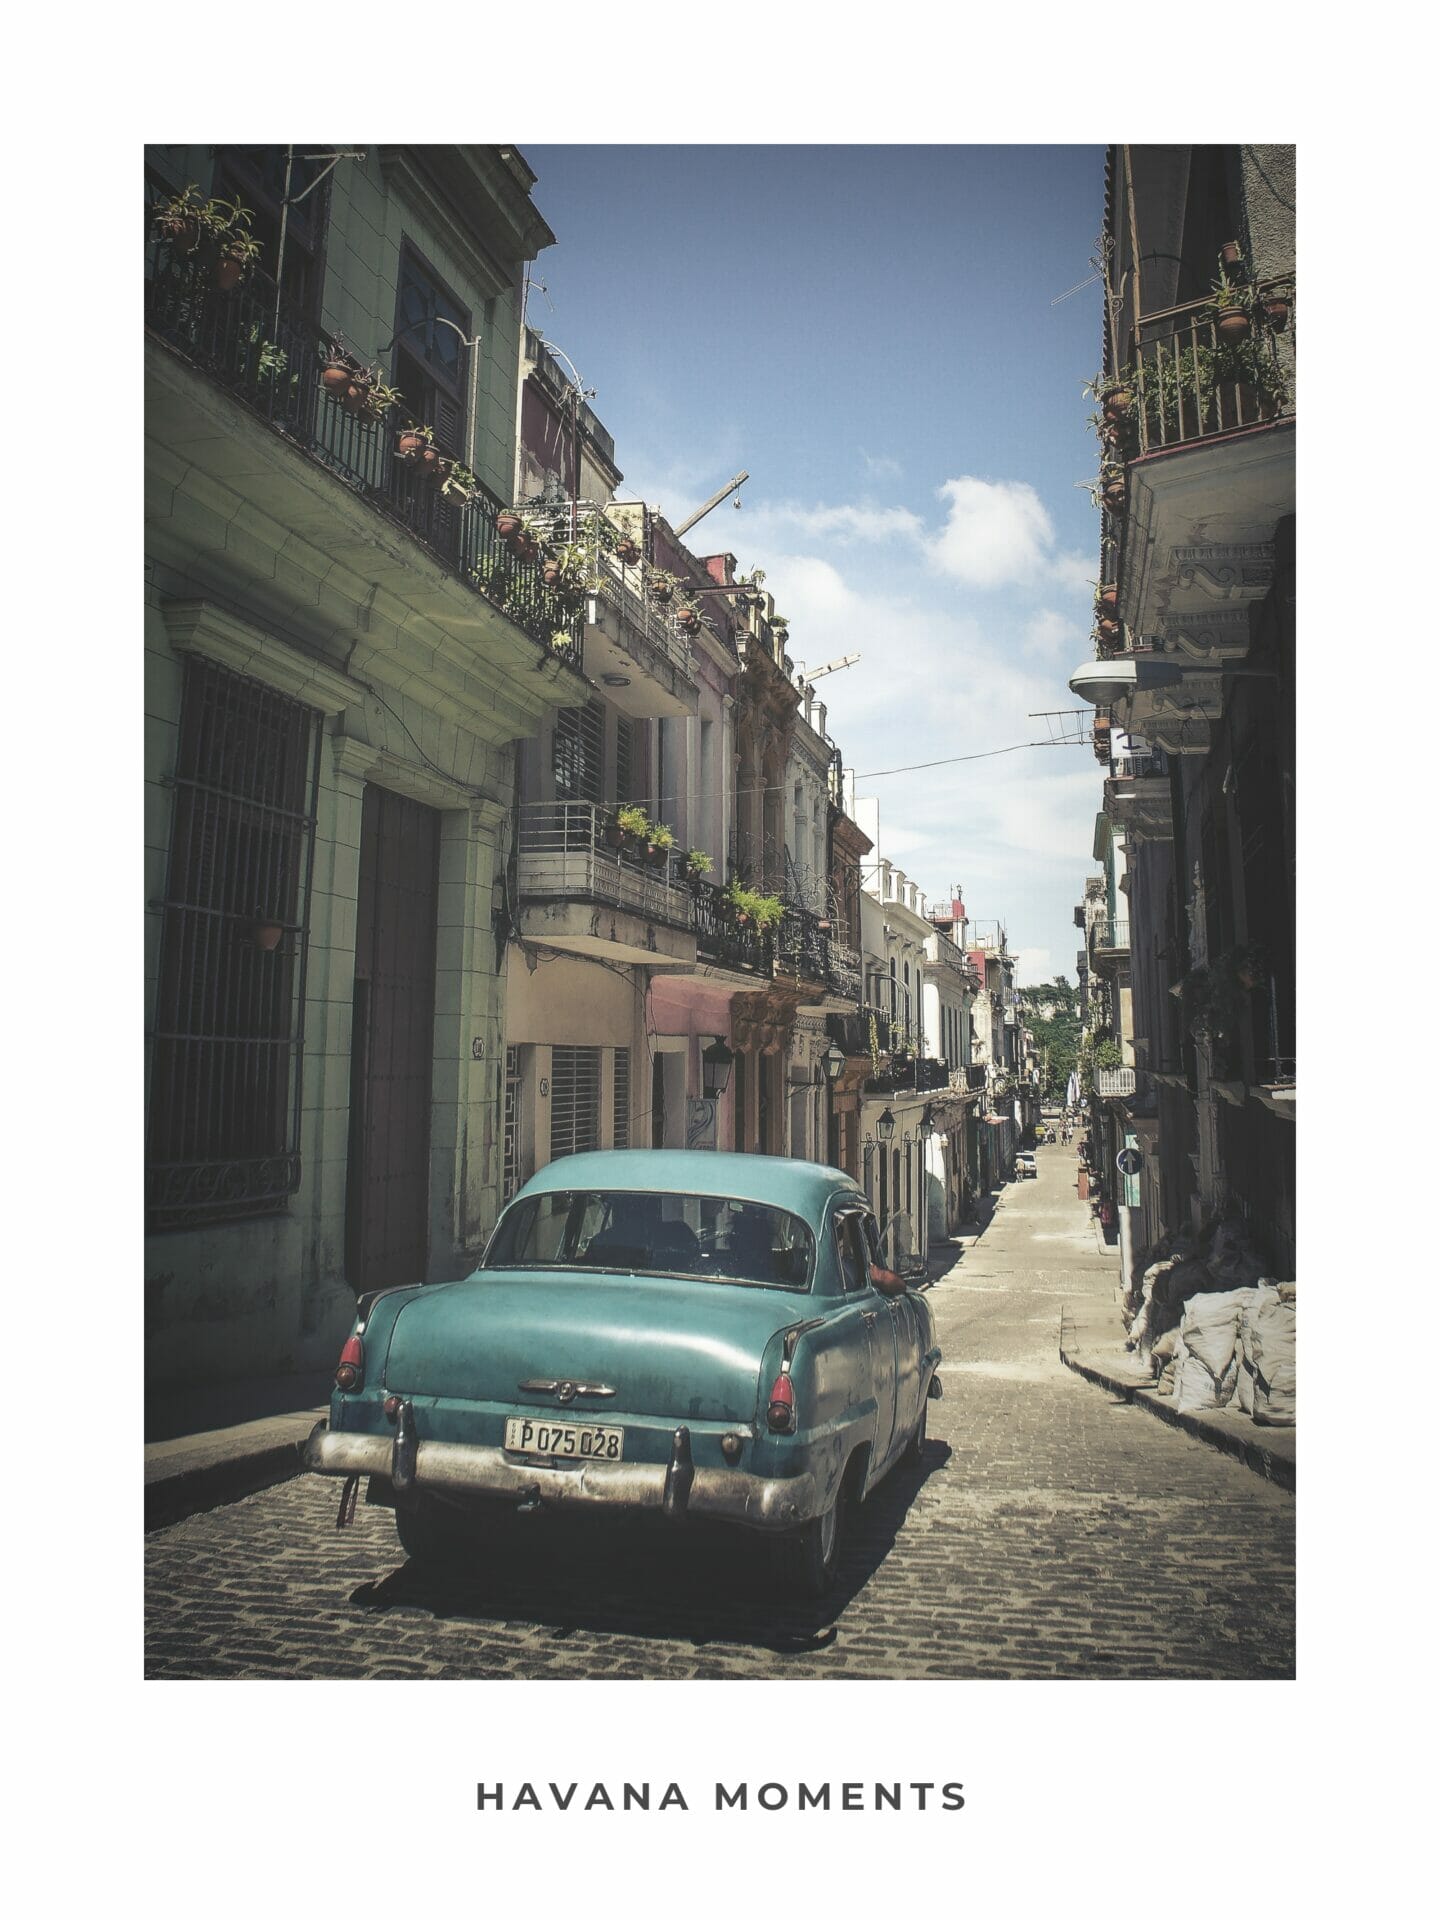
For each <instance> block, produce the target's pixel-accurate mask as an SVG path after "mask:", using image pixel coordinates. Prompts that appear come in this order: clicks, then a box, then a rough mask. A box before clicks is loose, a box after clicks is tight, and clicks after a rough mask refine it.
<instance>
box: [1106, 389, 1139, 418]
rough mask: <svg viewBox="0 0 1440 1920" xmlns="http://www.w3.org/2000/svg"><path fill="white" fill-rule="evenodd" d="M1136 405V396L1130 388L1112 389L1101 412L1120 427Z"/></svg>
mask: <svg viewBox="0 0 1440 1920" xmlns="http://www.w3.org/2000/svg"><path fill="white" fill-rule="evenodd" d="M1134 404H1135V395H1134V394H1133V393H1132V392H1131V391H1130V389H1129V387H1112V388H1111V389H1110V391H1109V392H1108V393H1107V394H1106V396H1105V399H1104V403H1103V404H1102V406H1101V409H1100V411H1101V412H1102V413H1103V414H1104V416H1105V418H1106V419H1107V420H1109V421H1111V422H1112V423H1113V424H1114V425H1116V426H1118V425H1119V424H1120V422H1121V421H1122V420H1123V419H1124V418H1125V416H1126V414H1127V413H1129V411H1130V409H1131V407H1133V406H1134Z"/></svg>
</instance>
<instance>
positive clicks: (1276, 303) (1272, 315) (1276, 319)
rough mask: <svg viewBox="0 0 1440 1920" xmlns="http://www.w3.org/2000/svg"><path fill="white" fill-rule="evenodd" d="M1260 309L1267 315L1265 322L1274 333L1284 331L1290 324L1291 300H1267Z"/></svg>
mask: <svg viewBox="0 0 1440 1920" xmlns="http://www.w3.org/2000/svg"><path fill="white" fill-rule="evenodd" d="M1260 311H1261V312H1262V313H1263V314H1264V315H1265V324H1266V326H1267V327H1269V329H1270V331H1271V332H1272V333H1283V332H1284V331H1285V329H1286V327H1287V326H1288V325H1289V324H1290V302H1289V301H1288V300H1281V299H1273V300H1266V301H1265V302H1264V304H1263V305H1262V307H1261V309H1260Z"/></svg>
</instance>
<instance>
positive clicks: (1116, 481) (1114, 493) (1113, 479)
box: [1100, 467, 1125, 513]
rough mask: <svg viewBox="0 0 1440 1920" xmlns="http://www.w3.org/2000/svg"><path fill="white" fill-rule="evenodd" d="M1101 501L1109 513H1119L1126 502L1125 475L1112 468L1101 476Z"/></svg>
mask: <svg viewBox="0 0 1440 1920" xmlns="http://www.w3.org/2000/svg"><path fill="white" fill-rule="evenodd" d="M1100 502H1101V505H1102V506H1103V507H1104V508H1105V509H1106V511H1107V512H1109V513H1118V512H1119V511H1120V509H1121V508H1122V507H1123V506H1124V504H1125V475H1124V473H1123V472H1121V471H1119V470H1118V469H1116V468H1113V467H1112V468H1110V469H1109V470H1108V471H1106V472H1104V473H1102V474H1101V476H1100Z"/></svg>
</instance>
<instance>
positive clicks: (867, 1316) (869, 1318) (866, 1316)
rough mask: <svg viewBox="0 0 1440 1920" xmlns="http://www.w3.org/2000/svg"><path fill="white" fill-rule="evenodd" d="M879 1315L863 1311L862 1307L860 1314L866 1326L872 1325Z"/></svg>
mask: <svg viewBox="0 0 1440 1920" xmlns="http://www.w3.org/2000/svg"><path fill="white" fill-rule="evenodd" d="M879 1317H880V1316H879V1315H878V1314H875V1313H866V1312H864V1311H863V1309H862V1311H861V1314H860V1318H861V1319H862V1320H863V1321H864V1322H865V1324H866V1326H867V1327H873V1326H874V1324H875V1322H876V1321H877V1320H878V1319H879Z"/></svg>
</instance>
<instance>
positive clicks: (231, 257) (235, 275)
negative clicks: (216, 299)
mask: <svg viewBox="0 0 1440 1920" xmlns="http://www.w3.org/2000/svg"><path fill="white" fill-rule="evenodd" d="M244 278H245V262H244V261H243V260H241V259H238V258H237V257H236V255H235V254H233V253H222V254H221V256H220V258H219V259H218V260H217V261H216V262H215V284H216V286H217V287H218V288H219V289H220V291H221V293H233V292H234V291H235V289H236V287H238V286H239V284H240V282H241V281H242V280H243V279H244Z"/></svg>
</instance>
